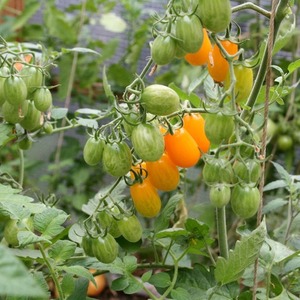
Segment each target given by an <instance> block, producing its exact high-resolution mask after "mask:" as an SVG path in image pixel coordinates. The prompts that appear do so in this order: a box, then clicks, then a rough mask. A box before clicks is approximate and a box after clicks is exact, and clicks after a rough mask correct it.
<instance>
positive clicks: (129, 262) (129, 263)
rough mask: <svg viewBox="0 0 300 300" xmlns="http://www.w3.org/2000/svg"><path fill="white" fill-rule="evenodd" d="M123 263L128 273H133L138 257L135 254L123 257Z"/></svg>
mask: <svg viewBox="0 0 300 300" xmlns="http://www.w3.org/2000/svg"><path fill="white" fill-rule="evenodd" d="M123 263H124V266H125V269H126V271H127V272H128V273H132V272H133V271H135V270H136V268H137V266H138V265H137V258H136V257H135V256H133V255H130V256H129V255H127V256H124V257H123Z"/></svg>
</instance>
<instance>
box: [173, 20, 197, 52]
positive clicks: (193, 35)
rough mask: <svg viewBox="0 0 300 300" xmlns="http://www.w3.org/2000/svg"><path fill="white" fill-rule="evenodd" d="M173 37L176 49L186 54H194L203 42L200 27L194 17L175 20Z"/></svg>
mask: <svg viewBox="0 0 300 300" xmlns="http://www.w3.org/2000/svg"><path fill="white" fill-rule="evenodd" d="M175 37H176V43H177V47H179V48H180V49H182V50H183V51H185V52H187V53H195V52H197V51H198V50H199V48H200V47H201V45H202V42H203V31H202V25H201V22H200V20H199V18H198V17H197V16H196V15H191V16H188V15H185V16H180V17H177V18H176V24H175Z"/></svg>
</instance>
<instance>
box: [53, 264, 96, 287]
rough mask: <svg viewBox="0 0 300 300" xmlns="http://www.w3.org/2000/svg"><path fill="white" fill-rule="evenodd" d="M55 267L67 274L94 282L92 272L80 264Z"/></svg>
mask: <svg viewBox="0 0 300 300" xmlns="http://www.w3.org/2000/svg"><path fill="white" fill-rule="evenodd" d="M57 269H58V270H61V271H65V272H66V273H68V274H72V275H76V276H79V277H84V278H87V279H88V280H90V281H92V282H93V283H95V280H94V276H93V274H92V273H91V272H89V271H88V270H87V269H86V268H84V267H82V266H57Z"/></svg>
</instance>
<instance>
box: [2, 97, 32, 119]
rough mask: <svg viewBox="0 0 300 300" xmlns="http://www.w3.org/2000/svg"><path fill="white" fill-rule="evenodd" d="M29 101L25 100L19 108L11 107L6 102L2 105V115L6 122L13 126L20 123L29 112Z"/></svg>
mask: <svg viewBox="0 0 300 300" xmlns="http://www.w3.org/2000/svg"><path fill="white" fill-rule="evenodd" d="M28 103H29V101H28V100H25V101H24V102H23V103H21V104H20V105H19V106H15V105H11V104H10V103H9V102H7V101H5V102H4V103H3V105H2V115H3V117H4V119H5V121H6V122H8V123H11V124H17V123H20V122H21V121H22V120H23V119H24V118H25V116H26V114H27V112H28Z"/></svg>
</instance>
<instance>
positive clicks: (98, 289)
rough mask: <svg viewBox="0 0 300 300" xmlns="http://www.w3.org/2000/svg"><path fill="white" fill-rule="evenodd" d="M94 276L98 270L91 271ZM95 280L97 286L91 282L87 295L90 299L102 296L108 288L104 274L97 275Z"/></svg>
mask: <svg viewBox="0 0 300 300" xmlns="http://www.w3.org/2000/svg"><path fill="white" fill-rule="evenodd" d="M89 271H90V272H91V273H92V274H93V273H95V272H96V270H89ZM94 280H95V282H96V285H95V284H94V283H93V282H92V281H89V285H88V289H87V295H88V296H89V297H96V296H98V295H100V294H101V293H102V292H103V291H104V289H105V287H106V284H107V282H106V277H105V275H104V274H100V275H96V276H94Z"/></svg>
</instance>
